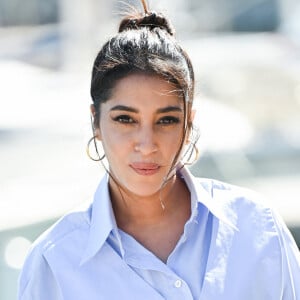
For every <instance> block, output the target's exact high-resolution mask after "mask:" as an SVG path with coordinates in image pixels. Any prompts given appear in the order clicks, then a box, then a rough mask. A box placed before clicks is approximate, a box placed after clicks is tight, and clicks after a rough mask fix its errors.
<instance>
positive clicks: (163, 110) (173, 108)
mask: <svg viewBox="0 0 300 300" xmlns="http://www.w3.org/2000/svg"><path fill="white" fill-rule="evenodd" d="M116 110H121V111H127V112H132V113H138V112H139V110H138V109H136V108H133V107H130V106H126V105H116V106H114V107H112V108H111V109H110V111H116ZM174 111H175V112H182V111H183V110H182V108H181V107H180V106H172V105H170V106H166V107H162V108H159V109H157V110H156V113H159V114H163V113H168V112H174Z"/></svg>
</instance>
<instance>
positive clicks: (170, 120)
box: [157, 116, 180, 125]
mask: <svg viewBox="0 0 300 300" xmlns="http://www.w3.org/2000/svg"><path fill="white" fill-rule="evenodd" d="M179 122H180V119H179V118H176V117H172V116H166V117H163V118H161V119H159V120H158V122H157V123H158V124H162V125H171V124H178V123H179Z"/></svg>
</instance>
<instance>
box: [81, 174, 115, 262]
mask: <svg viewBox="0 0 300 300" xmlns="http://www.w3.org/2000/svg"><path fill="white" fill-rule="evenodd" d="M108 179H109V175H108V174H105V176H104V177H103V179H102V180H101V182H100V184H99V186H98V188H97V190H96V192H95V195H94V201H93V204H92V208H91V215H90V230H89V237H88V242H87V246H86V249H85V252H84V254H83V257H82V259H81V263H80V264H81V265H82V264H84V263H85V262H86V261H87V260H89V259H90V258H91V257H93V256H94V255H95V254H96V253H97V252H98V251H99V249H100V248H101V247H102V246H103V244H104V243H105V241H106V239H107V237H108V236H109V234H110V232H111V231H112V230H113V231H114V232H117V224H116V219H115V215H114V212H113V209H112V205H111V201H110V195H109V188H108Z"/></svg>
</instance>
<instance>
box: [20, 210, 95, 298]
mask: <svg viewBox="0 0 300 300" xmlns="http://www.w3.org/2000/svg"><path fill="white" fill-rule="evenodd" d="M90 213H91V206H89V207H85V208H83V209H80V210H77V211H73V212H71V213H68V214H66V215H65V216H63V217H61V218H60V219H59V220H58V221H57V222H56V223H55V224H53V225H52V226H51V227H50V228H49V229H48V230H46V231H45V232H44V233H43V234H42V235H41V236H40V237H39V238H37V239H36V240H35V241H34V243H33V244H32V246H31V249H30V251H29V253H28V255H27V257H26V260H25V263H24V266H23V268H22V272H21V274H20V277H19V295H24V293H25V292H24V291H25V290H30V291H31V293H33V292H35V293H36V296H38V295H39V292H40V291H41V290H42V289H44V288H45V289H48V288H51V290H52V291H53V292H54V291H56V290H57V289H56V288H55V285H56V281H55V276H54V274H53V270H52V268H51V266H50V265H49V262H48V261H47V258H46V256H47V252H48V251H49V250H51V249H53V248H56V247H58V248H60V249H64V250H65V251H68V249H67V248H69V249H71V248H73V249H76V251H77V253H78V259H79V257H80V255H81V253H82V251H83V249H84V243H85V242H86V240H87V238H88V232H89V224H90ZM74 258H75V259H76V257H74ZM57 263H58V264H59V261H57ZM38 289H39V290H40V291H38ZM22 299H23V298H22ZM24 299H27V298H26V297H24ZM55 299H56V298H55Z"/></svg>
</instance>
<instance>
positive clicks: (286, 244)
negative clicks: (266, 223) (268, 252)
mask: <svg viewBox="0 0 300 300" xmlns="http://www.w3.org/2000/svg"><path fill="white" fill-rule="evenodd" d="M274 220H275V226H276V228H277V231H278V233H279V241H280V246H281V255H282V298H281V299H283V300H297V299H300V252H299V249H298V247H297V245H296V242H295V240H294V238H293V236H292V234H291V233H290V231H289V229H288V228H287V226H286V224H285V223H284V221H283V220H282V218H281V217H280V216H279V215H277V214H276V213H274Z"/></svg>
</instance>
